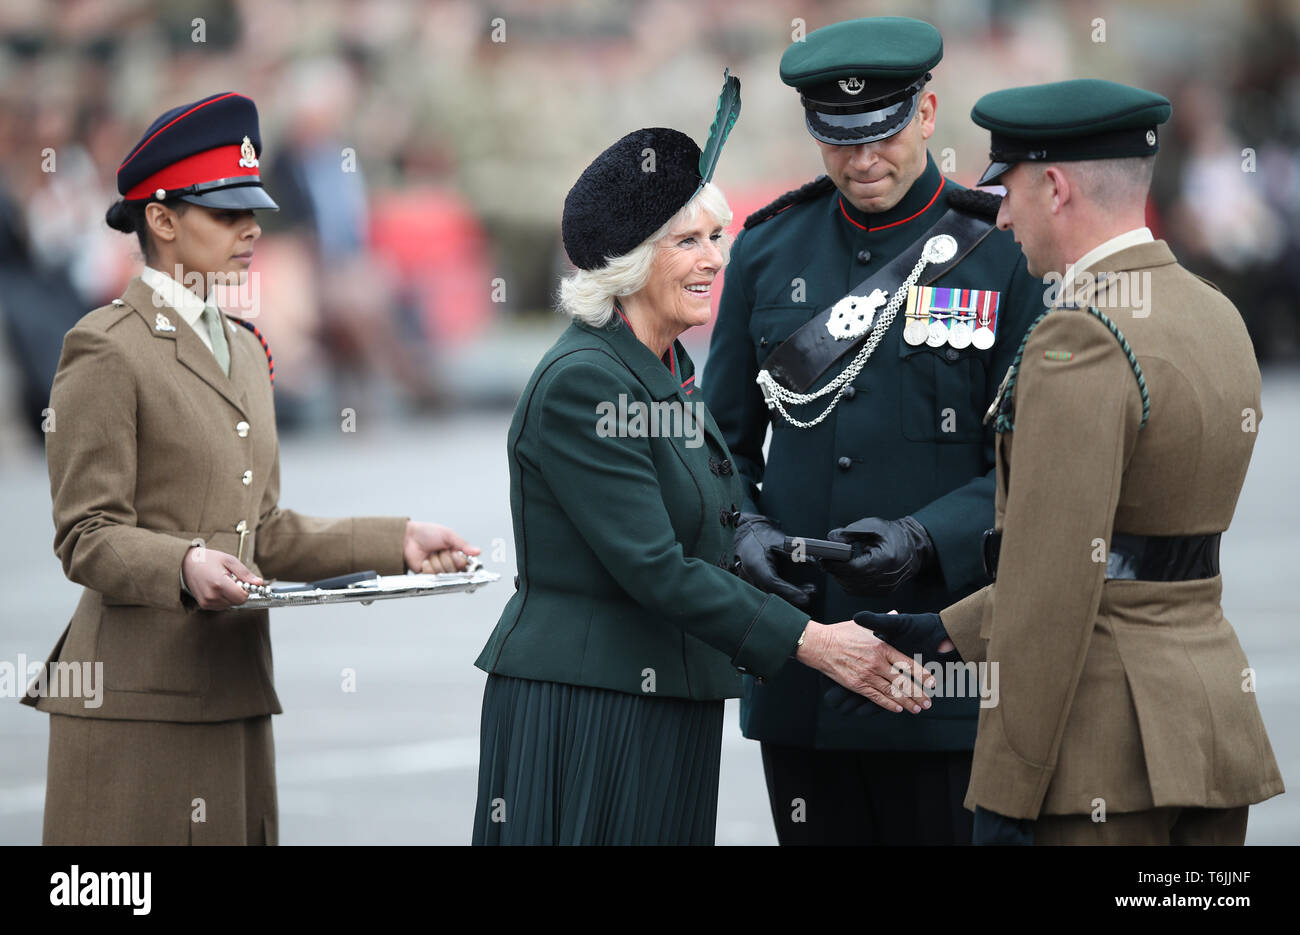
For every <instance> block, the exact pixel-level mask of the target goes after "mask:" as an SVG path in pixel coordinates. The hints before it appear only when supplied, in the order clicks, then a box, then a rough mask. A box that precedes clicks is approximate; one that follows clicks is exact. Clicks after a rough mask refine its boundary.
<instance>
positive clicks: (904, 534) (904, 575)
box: [822, 516, 934, 595]
mask: <svg viewBox="0 0 1300 935" xmlns="http://www.w3.org/2000/svg"><path fill="white" fill-rule="evenodd" d="M826 538H827V539H830V540H831V541H832V542H846V543H848V544H849V545H851V546H853V557H852V558H850V559H849V560H848V561H846V562H823V563H822V568H823V569H825V571H826V572H827V573H829V574H832V575H834V576H835V580H836V581H838V582H839V583H840V587H842V588H844V590H846V591H848V592H849V593H850V594H864V595H879V594H888V593H889V592H890V591H892V590H894V589H895V588H896V587H898V586H899V585H900V584H902V583H903V582H904V581H907V580H909V579H910V578H912V577H914V576H915V575H916V574H917V573H918V572H919V571H921V569H923V568H924V567H925V566H926V565H928V564H930V562H931V561H933V560H934V542H933V541H932V540H931V539H930V534H929V533H928V532H926V531H925V527H924V526H922V525H921V524H920V523H918V522H917V521H916V520H914V519H913V518H912V517H910V516H904V517H903V518H902V519H879V518H877V517H874V516H870V517H868V518H866V519H860V520H858V521H857V522H856V523H851V524H850V525H848V526H843V527H840V528H838V529H832V530H831V531H830V532H829V533H828V534H827V536H826Z"/></svg>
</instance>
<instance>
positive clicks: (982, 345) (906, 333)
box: [903, 312, 993, 351]
mask: <svg viewBox="0 0 1300 935" xmlns="http://www.w3.org/2000/svg"><path fill="white" fill-rule="evenodd" d="M953 314H955V315H956V318H957V320H956V321H954V322H953V323H952V324H951V325H948V324H946V323H944V322H943V321H940V320H938V319H939V317H943V318H948V317H951V316H950V315H946V314H944V313H942V312H939V313H937V314H936V313H935V312H931V313H930V316H931V317H930V321H929V323H928V324H927V323H926V322H925V321H923V320H922V319H920V318H908V320H907V325H906V326H905V327H904V328H903V340H904V341H906V342H907V343H908V344H911V345H913V346H916V345H919V344H928V345H929V346H930V347H943V346H944V345H945V344H947V345H949V346H950V347H955V348H956V349H957V350H959V351H960V350H962V349H963V348H967V347H970V346H971V345H972V344H974V345H975V346H976V347H977V348H979V349H980V350H981V351H987V350H988V349H989V348H990V347H992V346H993V329H992V328H990V327H989V326H988V325H986V324H982V325H980V326H979V327H978V328H972V327H971V326H970V322H972V321H974V320H975V313H974V312H971V313H970V314H969V315H962V314H960V313H953Z"/></svg>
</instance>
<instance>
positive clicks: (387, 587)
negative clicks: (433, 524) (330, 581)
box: [231, 563, 501, 610]
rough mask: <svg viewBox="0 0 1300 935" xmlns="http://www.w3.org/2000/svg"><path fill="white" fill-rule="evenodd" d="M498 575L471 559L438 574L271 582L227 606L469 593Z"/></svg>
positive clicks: (298, 604) (256, 607)
mask: <svg viewBox="0 0 1300 935" xmlns="http://www.w3.org/2000/svg"><path fill="white" fill-rule="evenodd" d="M500 577H501V576H500V575H498V574H496V573H495V572H491V571H484V570H483V566H482V565H479V564H477V563H475V564H474V565H471V566H470V567H469V568H467V569H466V570H465V571H454V572H446V573H443V574H438V575H423V574H411V573H407V574H405V575H380V576H379V577H378V578H372V579H370V580H369V581H362V582H358V583H357V584H353V585H349V586H348V587H346V588H331V589H328V590H326V589H322V588H316V589H315V590H311V591H285V592H283V593H277V592H276V591H275V587H274V585H272V586H271V587H270V588H266V587H262V588H254V589H252V590H251V591H250V593H249V596H248V600H247V601H245V602H244V603H242V604H240V605H239V606H237V607H232V608H231V610H264V609H267V608H278V607H308V606H312V605H315V604H352V603H361V604H370V603H373V602H374V601H390V600H394V599H396V598H399V597H424V596H426V595H429V594H470V593H473V592H474V591H477V590H478V589H479V588H481V587H482V586H483V585H485V584H491V583H492V582H493V581H496V580H497V579H498V578H500Z"/></svg>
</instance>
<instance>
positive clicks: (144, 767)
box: [43, 714, 279, 845]
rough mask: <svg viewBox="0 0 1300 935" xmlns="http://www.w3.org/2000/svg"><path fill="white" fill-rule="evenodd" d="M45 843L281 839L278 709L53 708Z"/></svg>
mask: <svg viewBox="0 0 1300 935" xmlns="http://www.w3.org/2000/svg"><path fill="white" fill-rule="evenodd" d="M47 777H48V778H47V780H46V785H45V829H44V837H43V840H44V843H45V844H82V845H85V844H276V843H277V842H278V840H279V828H278V811H277V805H276V797H275V744H274V741H273V740H272V737H271V716H270V715H269V714H266V715H262V716H260V717H252V718H245V719H243V720H238V721H217V722H214V723H206V724H190V723H177V722H166V721H117V720H108V719H104V718H87V717H68V716H66V715H61V714H52V715H50V759H49V768H48V773H47Z"/></svg>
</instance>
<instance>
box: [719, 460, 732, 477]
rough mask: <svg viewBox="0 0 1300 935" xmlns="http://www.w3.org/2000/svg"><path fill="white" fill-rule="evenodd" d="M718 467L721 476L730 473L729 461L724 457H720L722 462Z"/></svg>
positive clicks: (727, 475) (726, 475)
mask: <svg viewBox="0 0 1300 935" xmlns="http://www.w3.org/2000/svg"><path fill="white" fill-rule="evenodd" d="M718 467H719V468H720V469H721V471H722V476H723V477H729V476H730V475H731V462H730V461H729V460H727V459H726V458H723V459H722V463H721V464H719V465H718Z"/></svg>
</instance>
